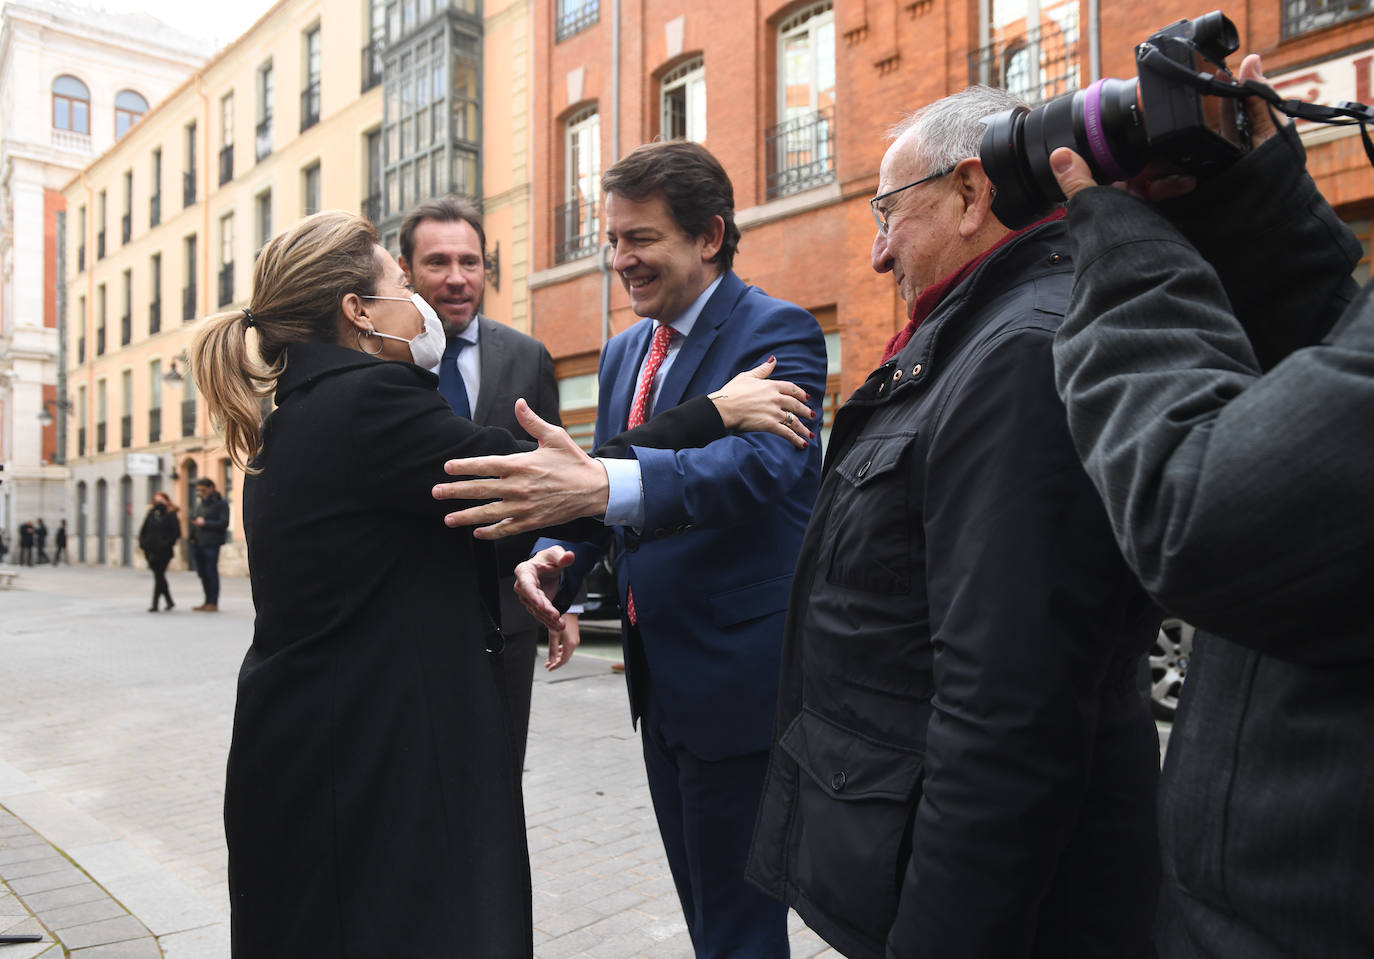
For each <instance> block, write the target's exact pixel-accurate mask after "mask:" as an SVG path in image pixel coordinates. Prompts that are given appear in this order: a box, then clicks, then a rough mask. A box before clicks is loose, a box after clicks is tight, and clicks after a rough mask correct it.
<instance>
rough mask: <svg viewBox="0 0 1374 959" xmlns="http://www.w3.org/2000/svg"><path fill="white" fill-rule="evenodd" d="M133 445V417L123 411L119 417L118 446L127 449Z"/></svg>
mask: <svg viewBox="0 0 1374 959" xmlns="http://www.w3.org/2000/svg"><path fill="white" fill-rule="evenodd" d="M133 445H134V418H133V417H132V416H130V415H129V414H128V413H125V414H124V415H123V416H121V417H120V418H119V448H120V449H125V450H127V449H128V448H129V447H130V446H133Z"/></svg>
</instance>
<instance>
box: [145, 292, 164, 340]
mask: <svg viewBox="0 0 1374 959" xmlns="http://www.w3.org/2000/svg"><path fill="white" fill-rule="evenodd" d="M161 330H162V300H160V299H158V300H153V301H152V302H151V303H149V304H148V335H149V336H152V335H153V334H154V333H159V332H161Z"/></svg>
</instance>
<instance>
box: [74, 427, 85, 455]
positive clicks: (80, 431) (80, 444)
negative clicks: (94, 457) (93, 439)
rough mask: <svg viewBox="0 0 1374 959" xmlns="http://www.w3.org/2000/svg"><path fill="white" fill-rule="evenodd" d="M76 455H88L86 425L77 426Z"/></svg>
mask: <svg viewBox="0 0 1374 959" xmlns="http://www.w3.org/2000/svg"><path fill="white" fill-rule="evenodd" d="M76 455H77V456H85V455H86V427H84V426H78V427H77V428H76Z"/></svg>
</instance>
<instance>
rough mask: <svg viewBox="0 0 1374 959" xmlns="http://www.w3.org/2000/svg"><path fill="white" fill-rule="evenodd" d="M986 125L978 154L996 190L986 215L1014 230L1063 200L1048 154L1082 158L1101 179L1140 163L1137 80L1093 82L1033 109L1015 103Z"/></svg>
mask: <svg viewBox="0 0 1374 959" xmlns="http://www.w3.org/2000/svg"><path fill="white" fill-rule="evenodd" d="M984 123H985V124H986V126H987V128H986V130H985V131H984V133H983V142H982V144H981V146H980V147H979V151H978V152H979V156H980V157H981V159H982V161H983V169H984V170H985V171H986V172H987V175H988V179H990V180H991V181H992V182H993V185H994V186H996V187H997V196H996V198H994V200H993V203H992V212H993V214H994V215H995V216H996V217H997V219H999V220H1001V221H1002V223H1004V224H1005V225H1006V226H1009V227H1011V228H1012V229H1014V230H1019V229H1021V228H1022V227H1025V226H1028V225H1029V224H1031V223H1034V222H1035V221H1036V220H1038V219H1040V218H1041V217H1043V216H1045V215H1046V214H1048V213H1049V212H1050V210H1051V209H1052V208H1053V206H1054V204H1056V203H1058V202H1060V201H1062V200H1063V199H1064V194H1063V192H1062V191H1061V190H1060V189H1059V184H1058V182H1057V181H1056V180H1055V178H1054V171H1053V170H1051V169H1050V154H1051V153H1053V152H1054V151H1055V150H1056V149H1057V148H1059V147H1061V146H1064V147H1070V148H1072V149H1073V150H1074V152H1076V153H1078V155H1079V156H1081V157H1083V159H1084V160H1086V161H1087V163H1088V166H1089V168H1090V169H1091V170H1092V174H1093V178H1094V179H1096V180H1097V182H1099V183H1110V182H1112V181H1113V180H1123V179H1126V178H1127V177H1129V176H1133V175H1134V174H1136V173H1138V172H1139V171H1140V170H1141V168H1142V167H1144V165H1145V160H1146V138H1145V130H1144V127H1143V126H1142V125H1141V123H1140V111H1139V108H1138V104H1137V94H1136V81H1135V80H1098V81H1097V82H1096V83H1093V84H1092V85H1091V86H1089V87H1088V88H1087V89H1086V90H1080V91H1078V92H1077V93H1074V94H1071V95H1069V96H1064V97H1060V98H1059V99H1057V100H1051V101H1050V102H1049V103H1046V104H1045V105H1043V106H1039V107H1036V108H1035V109H1033V110H1028V109H1027V108H1025V107H1017V108H1013V109H1011V110H1006V111H1004V112H1002V113H998V114H996V115H994V116H991V117H989V118H988V119H987V120H985V121H984Z"/></svg>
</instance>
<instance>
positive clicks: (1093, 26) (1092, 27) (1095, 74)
mask: <svg viewBox="0 0 1374 959" xmlns="http://www.w3.org/2000/svg"><path fill="white" fill-rule="evenodd" d="M1098 3H1099V0H1088V78H1089V82H1091V83H1096V82H1097V81H1098V80H1100V79H1102V34H1101V31H1100V30H1099V24H1098V22H1097V18H1098Z"/></svg>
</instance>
